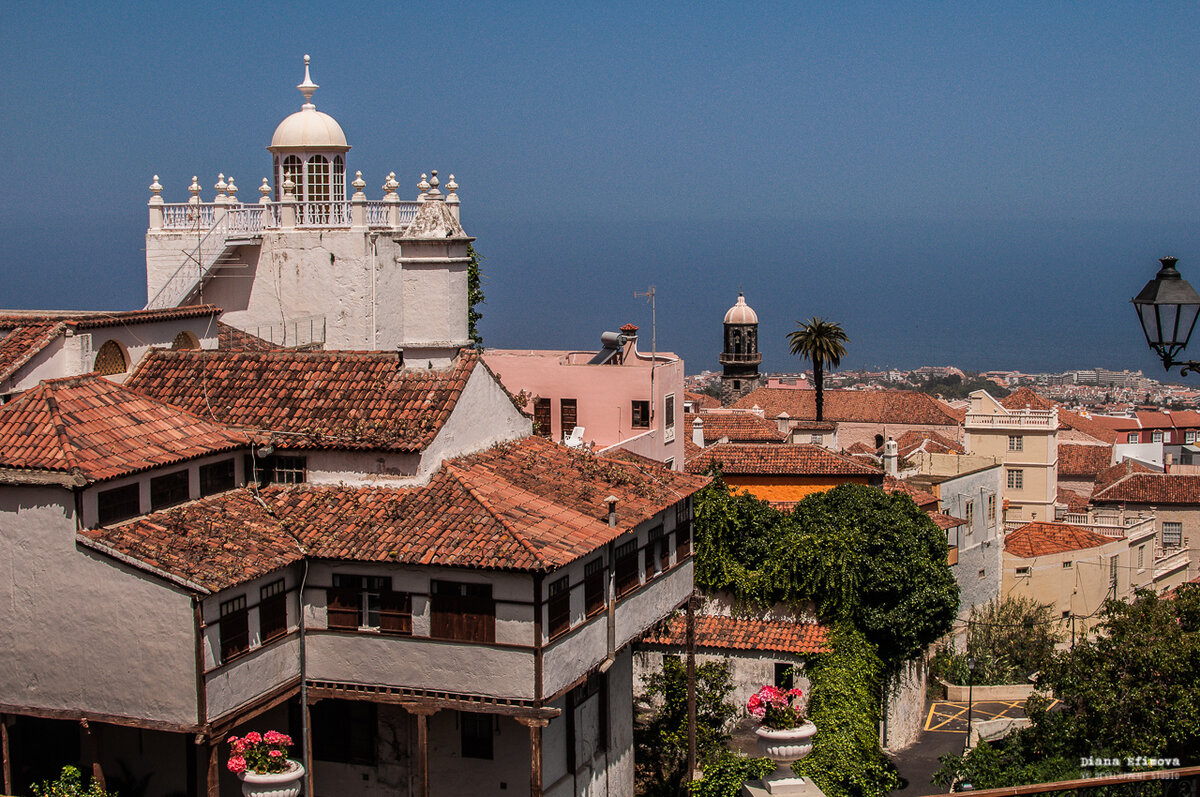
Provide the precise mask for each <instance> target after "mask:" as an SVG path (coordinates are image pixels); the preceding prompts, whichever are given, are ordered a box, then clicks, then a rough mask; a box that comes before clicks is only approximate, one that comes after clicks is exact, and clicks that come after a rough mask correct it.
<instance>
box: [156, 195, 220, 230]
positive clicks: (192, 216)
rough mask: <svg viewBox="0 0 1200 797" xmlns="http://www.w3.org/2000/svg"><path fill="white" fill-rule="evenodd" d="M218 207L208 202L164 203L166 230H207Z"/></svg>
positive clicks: (164, 224) (164, 227)
mask: <svg viewBox="0 0 1200 797" xmlns="http://www.w3.org/2000/svg"><path fill="white" fill-rule="evenodd" d="M216 207H217V206H216V205H215V204H213V203H208V202H200V203H197V202H171V203H164V204H163V206H162V209H163V229H164V230H196V229H200V230H207V229H208V228H209V227H211V226H212V223H213V211H214V210H215V209H216Z"/></svg>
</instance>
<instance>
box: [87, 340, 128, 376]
mask: <svg viewBox="0 0 1200 797" xmlns="http://www.w3.org/2000/svg"><path fill="white" fill-rule="evenodd" d="M92 370H93V371H95V372H96V373H98V374H99V375H100V376H112V375H113V374H123V373H125V372H126V371H128V370H129V355H128V354H126V353H125V347H124V346H122V345H121V344H120V343H117V342H116V341H115V340H110V341H106V342H105V344H104V345H103V346H101V347H100V351H98V352H96V362H95V364H93V365H92Z"/></svg>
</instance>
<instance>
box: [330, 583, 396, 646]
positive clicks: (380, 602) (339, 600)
mask: <svg viewBox="0 0 1200 797" xmlns="http://www.w3.org/2000/svg"><path fill="white" fill-rule="evenodd" d="M328 602H329V607H328V618H329V619H328V623H327V624H328V626H329V627H330V628H344V629H348V630H354V631H357V630H360V629H364V630H365V629H377V630H379V631H381V632H383V633H388V634H411V633H412V597H411V596H410V595H409V594H408V593H407V592H394V591H392V580H391V579H390V578H388V577H387V576H352V575H346V574H344V573H334V575H333V588H332V589H330V590H329V591H328Z"/></svg>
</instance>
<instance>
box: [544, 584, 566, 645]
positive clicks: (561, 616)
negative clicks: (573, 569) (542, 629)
mask: <svg viewBox="0 0 1200 797" xmlns="http://www.w3.org/2000/svg"><path fill="white" fill-rule="evenodd" d="M547 609H548V610H549V611H548V619H549V624H548V625H549V629H550V638H551V639H553V638H554V637H556V636H558V635H559V634H562V633H565V632H566V631H569V630H570V629H571V585H570V582H569V581H568V580H567V579H566V578H560V579H558V580H557V581H553V582H551V584H550V601H549V603H548V604H547Z"/></svg>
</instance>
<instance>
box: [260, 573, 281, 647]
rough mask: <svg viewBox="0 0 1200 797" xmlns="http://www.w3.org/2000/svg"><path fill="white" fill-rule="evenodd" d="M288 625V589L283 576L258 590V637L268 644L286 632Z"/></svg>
mask: <svg viewBox="0 0 1200 797" xmlns="http://www.w3.org/2000/svg"><path fill="white" fill-rule="evenodd" d="M287 627H288V625H287V590H286V589H285V588H284V584H283V579H282V578H281V579H279V580H277V581H272V582H271V583H270V584H267V585H266V586H264V587H261V588H259V590H258V637H259V639H260V640H261V641H262V642H263V644H266V642H267V640H270V639H274V638H275V637H277V636H283V635H284V634H286V633H287Z"/></svg>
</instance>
